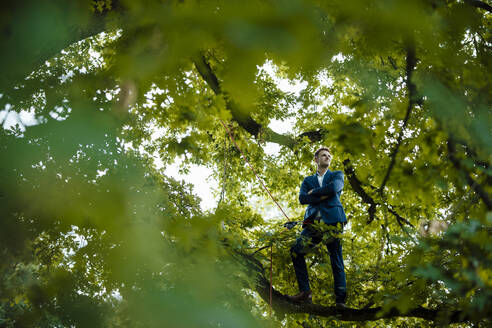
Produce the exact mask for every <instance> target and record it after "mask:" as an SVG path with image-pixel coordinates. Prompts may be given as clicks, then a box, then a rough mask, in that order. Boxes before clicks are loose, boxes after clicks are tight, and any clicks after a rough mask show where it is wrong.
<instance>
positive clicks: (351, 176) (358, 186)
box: [343, 159, 378, 224]
mask: <svg viewBox="0 0 492 328" xmlns="http://www.w3.org/2000/svg"><path fill="white" fill-rule="evenodd" d="M343 166H344V172H345V176H346V177H347V178H348V180H349V183H350V186H351V187H352V189H353V190H354V191H355V192H356V193H357V195H359V196H360V198H362V201H363V202H364V203H366V204H368V205H369V210H368V212H369V220H367V223H368V224H369V223H371V222H372V221H374V219H375V218H376V215H375V213H376V206H377V205H378V204H377V203H376V202H375V201H374V199H373V198H372V197H371V196H369V194H368V193H367V192H366V191H365V190H364V188H362V182H361V181H360V180H359V178H357V176H356V175H355V171H354V168H353V166H352V163H351V162H350V160H349V159H346V160H344V161H343Z"/></svg>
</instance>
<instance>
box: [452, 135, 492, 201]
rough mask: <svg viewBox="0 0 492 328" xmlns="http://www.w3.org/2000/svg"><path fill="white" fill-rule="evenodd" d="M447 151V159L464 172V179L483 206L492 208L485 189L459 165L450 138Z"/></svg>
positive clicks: (453, 143)
mask: <svg viewBox="0 0 492 328" xmlns="http://www.w3.org/2000/svg"><path fill="white" fill-rule="evenodd" d="M448 153H449V159H450V160H451V162H452V163H453V165H454V167H455V168H456V169H457V170H458V171H461V172H462V173H463V174H464V176H465V180H466V182H467V183H468V185H469V186H470V188H471V189H472V190H473V191H474V192H475V193H476V194H477V195H478V196H479V197H480V198H481V199H482V201H483V202H484V203H485V206H487V209H488V210H489V211H490V210H492V199H491V197H490V195H489V194H488V192H487V191H485V189H483V188H482V186H480V184H478V183H477V182H476V181H475V180H473V178H472V177H471V176H470V174H469V173H468V172H467V171H466V170H465V169H464V168H463V167H462V166H461V162H460V160H459V159H458V158H457V157H456V144H455V142H454V141H453V140H452V139H451V138H450V139H449V140H448Z"/></svg>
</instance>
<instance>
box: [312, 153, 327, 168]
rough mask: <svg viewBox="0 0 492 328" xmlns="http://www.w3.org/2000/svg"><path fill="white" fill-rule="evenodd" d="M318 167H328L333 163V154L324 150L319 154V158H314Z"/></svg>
mask: <svg viewBox="0 0 492 328" xmlns="http://www.w3.org/2000/svg"><path fill="white" fill-rule="evenodd" d="M314 160H315V162H316V164H317V165H318V167H328V166H330V163H331V154H330V152H329V151H327V150H322V151H320V152H319V153H318V157H317V158H314Z"/></svg>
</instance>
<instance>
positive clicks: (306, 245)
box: [290, 223, 347, 303]
mask: <svg viewBox="0 0 492 328" xmlns="http://www.w3.org/2000/svg"><path fill="white" fill-rule="evenodd" d="M322 224H324V223H322ZM329 226H333V227H336V225H335V224H333V225H329ZM342 230H343V228H342ZM337 233H342V231H341V230H337ZM323 235H325V243H326V248H327V249H328V252H329V253H330V262H331V270H332V272H333V279H334V287H335V301H336V302H337V303H345V300H346V298H347V284H346V281H345V268H344V266H343V256H342V243H341V240H340V238H336V237H333V236H331V235H330V233H329V232H322V231H320V230H317V229H316V228H314V227H313V226H311V225H309V226H306V227H305V228H304V229H303V230H302V232H301V237H299V238H297V240H296V243H295V245H294V246H292V248H291V249H290V254H291V257H292V262H293V263H294V271H295V273H296V277H297V283H298V284H299V290H300V291H301V292H306V291H309V290H311V289H310V288H309V277H308V271H307V267H306V259H305V258H304V255H306V254H307V253H308V251H310V250H312V249H313V248H314V246H316V245H317V244H319V243H320V242H321V241H323Z"/></svg>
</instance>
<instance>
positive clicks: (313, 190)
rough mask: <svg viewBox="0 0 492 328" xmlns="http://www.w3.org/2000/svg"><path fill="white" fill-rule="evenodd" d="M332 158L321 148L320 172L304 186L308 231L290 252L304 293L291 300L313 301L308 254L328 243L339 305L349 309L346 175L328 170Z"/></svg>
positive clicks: (301, 197) (318, 153)
mask: <svg viewBox="0 0 492 328" xmlns="http://www.w3.org/2000/svg"><path fill="white" fill-rule="evenodd" d="M331 158H332V157H331V153H330V150H329V149H328V148H326V147H321V148H320V149H318V150H317V151H316V152H315V153H314V161H315V162H316V165H317V167H318V170H317V172H316V174H315V175H311V176H308V177H306V178H305V179H304V181H303V182H302V185H301V191H300V193H299V201H300V202H301V204H303V205H305V204H307V205H308V207H307V209H306V213H305V214H304V221H303V225H302V226H303V228H304V229H303V230H302V232H301V236H300V237H299V238H297V240H296V243H295V245H294V246H292V248H291V250H290V252H291V256H292V262H293V263H294V270H295V273H296V277H297V283H298V284H299V290H300V293H299V294H297V295H294V296H287V297H288V298H289V299H290V300H292V301H296V302H311V301H312V294H311V289H310V287H309V278H308V271H307V267H306V260H305V258H304V255H306V254H307V252H308V251H309V250H310V249H312V248H313V247H314V246H316V245H317V244H319V243H320V242H321V241H323V242H324V243H326V247H327V248H328V252H329V253H330V261H331V269H332V271H333V279H334V287H335V301H336V306H337V307H338V308H345V307H346V306H345V299H346V297H347V287H346V282H345V269H344V266H343V257H342V244H341V240H340V238H339V237H340V234H341V233H342V231H343V226H344V225H345V223H346V222H347V218H346V216H345V212H344V210H343V207H342V203H340V194H341V193H342V189H343V172H342V171H330V170H329V169H328V166H330V162H331Z"/></svg>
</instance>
